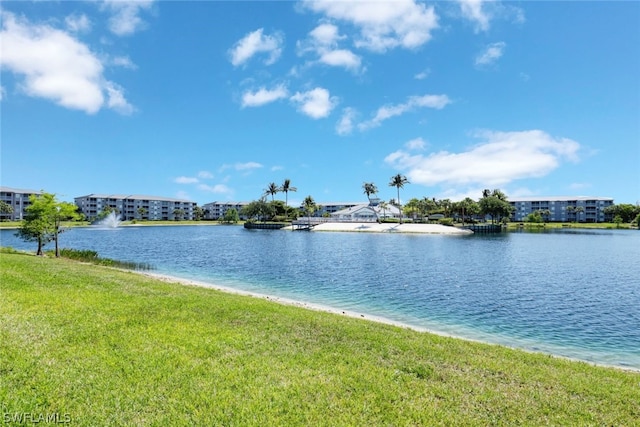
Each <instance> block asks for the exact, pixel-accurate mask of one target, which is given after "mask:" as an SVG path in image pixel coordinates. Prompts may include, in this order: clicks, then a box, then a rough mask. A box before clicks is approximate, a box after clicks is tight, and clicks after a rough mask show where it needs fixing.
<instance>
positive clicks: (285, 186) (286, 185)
mask: <svg viewBox="0 0 640 427" xmlns="http://www.w3.org/2000/svg"><path fill="white" fill-rule="evenodd" d="M280 191H282V192H283V193H284V205H285V206H289V191H293V192H295V191H298V189H297V188H296V187H292V186H291V180H290V179H289V178H287V179H285V180H284V182H283V183H282V187H280Z"/></svg>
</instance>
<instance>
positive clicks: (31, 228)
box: [17, 192, 80, 257]
mask: <svg viewBox="0 0 640 427" xmlns="http://www.w3.org/2000/svg"><path fill="white" fill-rule="evenodd" d="M29 201H30V202H31V204H30V205H29V206H28V207H27V208H26V209H25V218H24V220H23V221H22V225H21V227H20V229H19V230H18V233H17V235H18V236H19V237H20V238H22V239H24V240H25V241H29V242H31V241H34V242H37V243H38V249H37V251H36V254H37V255H42V254H43V253H42V249H43V247H44V245H45V244H47V243H48V242H50V241H54V242H55V254H56V257H59V256H60V247H59V245H58V237H59V235H60V233H62V232H63V231H64V229H63V228H62V222H63V221H68V220H78V219H80V214H79V213H78V208H77V207H76V205H74V204H72V203H68V202H60V201H58V200H56V196H55V194H51V193H44V192H43V193H42V194H40V195H32V196H31V197H30V198H29Z"/></svg>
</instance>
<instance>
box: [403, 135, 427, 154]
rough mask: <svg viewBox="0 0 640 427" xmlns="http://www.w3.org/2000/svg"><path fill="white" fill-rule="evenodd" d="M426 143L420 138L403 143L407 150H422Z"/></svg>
mask: <svg viewBox="0 0 640 427" xmlns="http://www.w3.org/2000/svg"><path fill="white" fill-rule="evenodd" d="M426 145H427V143H426V142H425V141H424V139H422V138H415V139H412V140H411V141H408V142H406V143H405V144H404V146H405V147H406V148H407V150H413V151H422V150H424V148H425V147H426Z"/></svg>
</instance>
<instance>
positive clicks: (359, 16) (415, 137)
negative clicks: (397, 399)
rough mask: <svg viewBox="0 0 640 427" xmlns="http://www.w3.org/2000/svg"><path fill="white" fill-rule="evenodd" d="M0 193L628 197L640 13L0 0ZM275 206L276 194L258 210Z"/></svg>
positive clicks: (438, 5)
mask: <svg viewBox="0 0 640 427" xmlns="http://www.w3.org/2000/svg"><path fill="white" fill-rule="evenodd" d="M0 13H1V33H0V39H1V40H0V43H1V51H0V65H1V74H0V118H1V127H0V132H1V145H0V168H1V169H0V183H1V184H2V185H3V186H8V187H15V188H21V189H33V190H44V191H47V192H51V193H55V194H57V195H58V197H59V199H61V200H67V201H72V200H73V198H74V197H79V196H84V195H87V194H91V193H99V194H138V195H150V196H159V197H171V198H180V199H186V200H191V201H195V202H197V203H198V204H199V205H202V204H205V203H210V202H214V201H218V202H220V201H236V202H239V201H251V200H257V199H259V198H260V197H261V196H262V195H263V194H264V191H265V189H266V188H267V186H268V185H269V184H270V183H272V182H274V183H276V184H278V185H280V184H282V182H283V181H284V180H285V179H289V180H290V181H291V185H292V186H293V187H295V188H296V189H297V191H296V192H290V193H289V194H288V202H289V204H292V205H296V204H300V202H301V201H302V200H303V199H304V198H305V197H306V196H309V195H310V196H312V197H313V198H314V200H315V201H316V202H318V203H319V204H322V203H323V202H325V203H328V202H357V201H363V202H365V201H366V200H367V199H366V196H365V195H364V193H363V187H362V185H363V183H365V182H372V183H374V184H375V185H376V186H377V188H378V191H379V192H378V194H377V196H378V197H379V198H381V199H383V200H387V201H388V200H390V199H392V198H396V196H397V189H396V188H395V187H390V186H389V182H390V180H391V177H392V176H394V175H396V174H402V175H404V176H406V177H407V179H408V181H409V183H408V184H406V185H405V186H404V188H403V189H401V192H400V199H401V202H403V203H404V202H405V201H407V200H409V199H410V198H414V197H416V198H422V197H429V198H432V197H435V198H437V199H444V198H449V199H451V200H453V201H456V200H461V199H462V198H464V197H471V198H472V199H478V198H480V197H481V194H482V190H483V189H485V188H488V189H501V190H502V191H503V192H505V193H506V194H507V196H508V197H512V198H516V197H538V196H539V197H544V196H594V197H612V198H614V202H615V203H633V204H635V203H640V2H637V1H603V2H596V1H567V2H558V1H524V2H517V1H509V2H501V1H484V0H465V1H453V0H452V1H436V2H422V1H415V0H394V1H369V2H365V1H326V0H318V1H298V2H294V1H256V2H252V1H179V2H178V1H158V0H155V1H154V0H139V1H116V0H104V1H34V2H30V1H5V2H3V3H2V5H1V12H0ZM276 198H277V199H279V200H284V198H285V196H284V194H278V195H277V196H276Z"/></svg>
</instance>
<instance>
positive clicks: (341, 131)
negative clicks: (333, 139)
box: [336, 107, 357, 135]
mask: <svg viewBox="0 0 640 427" xmlns="http://www.w3.org/2000/svg"><path fill="white" fill-rule="evenodd" d="M356 116H357V112H356V110H354V109H353V108H351V107H347V108H345V109H343V110H342V117H340V121H338V123H337V124H336V133H337V134H338V135H348V134H350V133H351V132H352V131H353V121H354V120H355V119H356Z"/></svg>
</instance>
